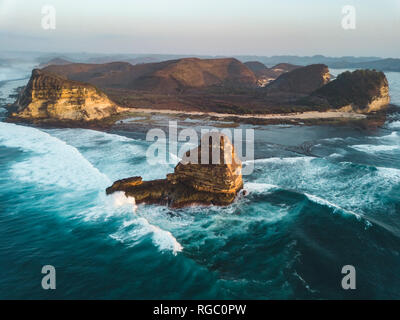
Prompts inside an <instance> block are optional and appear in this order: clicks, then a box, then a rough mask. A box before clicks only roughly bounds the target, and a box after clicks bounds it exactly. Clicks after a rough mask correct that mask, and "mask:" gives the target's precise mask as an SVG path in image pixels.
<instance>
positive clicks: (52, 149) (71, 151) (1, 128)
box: [0, 122, 111, 190]
mask: <svg viewBox="0 0 400 320" xmlns="http://www.w3.org/2000/svg"><path fill="white" fill-rule="evenodd" d="M0 145H3V146H6V147H12V148H19V149H22V150H23V151H24V152H29V153H30V155H29V158H27V159H24V160H22V161H20V162H17V163H15V164H13V165H12V169H11V170H12V172H11V173H12V175H13V177H14V178H16V179H18V180H20V181H24V182H33V183H35V184H38V185H54V186H57V187H61V188H66V189H72V190H93V189H95V190H96V189H102V190H104V188H105V187H106V186H108V185H109V184H110V182H111V181H110V180H109V179H108V178H107V176H105V175H104V174H102V173H101V172H100V171H99V170H98V169H97V168H95V167H94V166H93V165H92V164H91V163H90V162H89V161H88V160H86V159H85V158H84V157H83V156H82V154H81V153H80V152H79V151H78V150H77V149H76V148H74V147H72V146H70V145H68V144H66V143H65V142H63V141H61V140H59V139H57V138H55V137H52V136H51V135H49V134H48V133H46V132H43V131H41V130H39V129H36V128H32V127H25V126H20V125H15V124H10V123H4V122H1V123H0Z"/></svg>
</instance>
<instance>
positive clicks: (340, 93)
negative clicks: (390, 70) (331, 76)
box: [312, 70, 388, 109]
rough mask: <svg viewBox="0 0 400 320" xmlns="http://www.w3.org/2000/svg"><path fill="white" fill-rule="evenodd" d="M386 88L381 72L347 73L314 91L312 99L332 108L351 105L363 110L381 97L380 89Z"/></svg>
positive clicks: (385, 81) (358, 71)
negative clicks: (317, 99) (316, 99)
mask: <svg viewBox="0 0 400 320" xmlns="http://www.w3.org/2000/svg"><path fill="white" fill-rule="evenodd" d="M387 86H388V82H387V79H386V76H385V74H384V73H383V72H379V71H376V70H356V71H353V72H350V71H347V72H344V73H342V74H340V75H339V76H338V77H337V78H336V79H335V80H334V81H332V82H330V83H328V84H327V85H325V86H323V87H322V88H320V89H318V90H316V91H315V92H314V93H313V94H312V97H314V98H320V99H321V100H324V101H326V102H327V103H328V104H329V106H331V107H333V108H340V107H343V106H346V105H350V104H353V105H356V106H358V107H359V108H360V109H363V108H365V106H367V105H368V104H369V103H371V102H372V100H373V99H374V98H376V97H379V96H380V95H381V88H383V87H387Z"/></svg>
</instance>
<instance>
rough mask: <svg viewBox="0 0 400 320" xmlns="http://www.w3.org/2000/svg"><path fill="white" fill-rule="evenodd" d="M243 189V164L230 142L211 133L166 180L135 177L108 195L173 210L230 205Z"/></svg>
mask: <svg viewBox="0 0 400 320" xmlns="http://www.w3.org/2000/svg"><path fill="white" fill-rule="evenodd" d="M242 188H243V180H242V163H241V161H240V159H239V158H238V157H237V155H236V153H235V150H234V147H233V146H232V143H231V142H230V140H229V138H228V137H227V136H225V135H223V134H220V133H216V132H213V133H209V134H206V135H204V136H203V137H202V138H201V144H200V146H199V147H197V148H195V149H193V150H190V151H188V152H187V153H186V154H185V156H184V159H182V161H181V162H179V163H178V165H177V166H176V167H175V170H174V173H171V174H168V175H167V177H166V179H161V180H153V181H142V178H141V177H133V178H128V179H124V180H119V181H116V182H115V183H114V184H113V185H112V186H111V187H109V188H108V189H107V190H106V192H107V194H112V193H114V192H117V191H123V192H125V195H126V196H127V197H134V198H135V200H136V203H138V204H139V203H147V204H162V205H167V206H170V207H172V208H181V207H184V206H189V205H194V204H199V205H229V204H231V203H232V202H233V201H234V200H235V198H236V195H237V194H238V192H239V191H240V190H241V189H242Z"/></svg>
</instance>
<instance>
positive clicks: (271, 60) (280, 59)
mask: <svg viewBox="0 0 400 320" xmlns="http://www.w3.org/2000/svg"><path fill="white" fill-rule="evenodd" d="M236 58H237V59H239V60H240V61H243V62H247V61H259V62H261V63H263V64H265V65H266V66H274V65H276V64H278V63H289V64H294V65H302V66H306V65H310V64H326V65H327V66H328V67H332V68H333V67H334V66H333V64H335V63H341V62H347V63H361V62H368V61H377V60H381V58H379V57H352V56H345V57H326V56H323V55H314V56H308V57H301V56H288V55H287V56H271V57H265V56H236Z"/></svg>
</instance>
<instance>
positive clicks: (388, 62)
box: [331, 58, 400, 72]
mask: <svg viewBox="0 0 400 320" xmlns="http://www.w3.org/2000/svg"><path fill="white" fill-rule="evenodd" d="M331 67H332V68H338V69H375V70H379V71H396V72H400V59H392V58H389V59H381V60H374V61H366V62H357V63H356V62H348V61H341V62H335V63H332V64H331Z"/></svg>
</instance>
